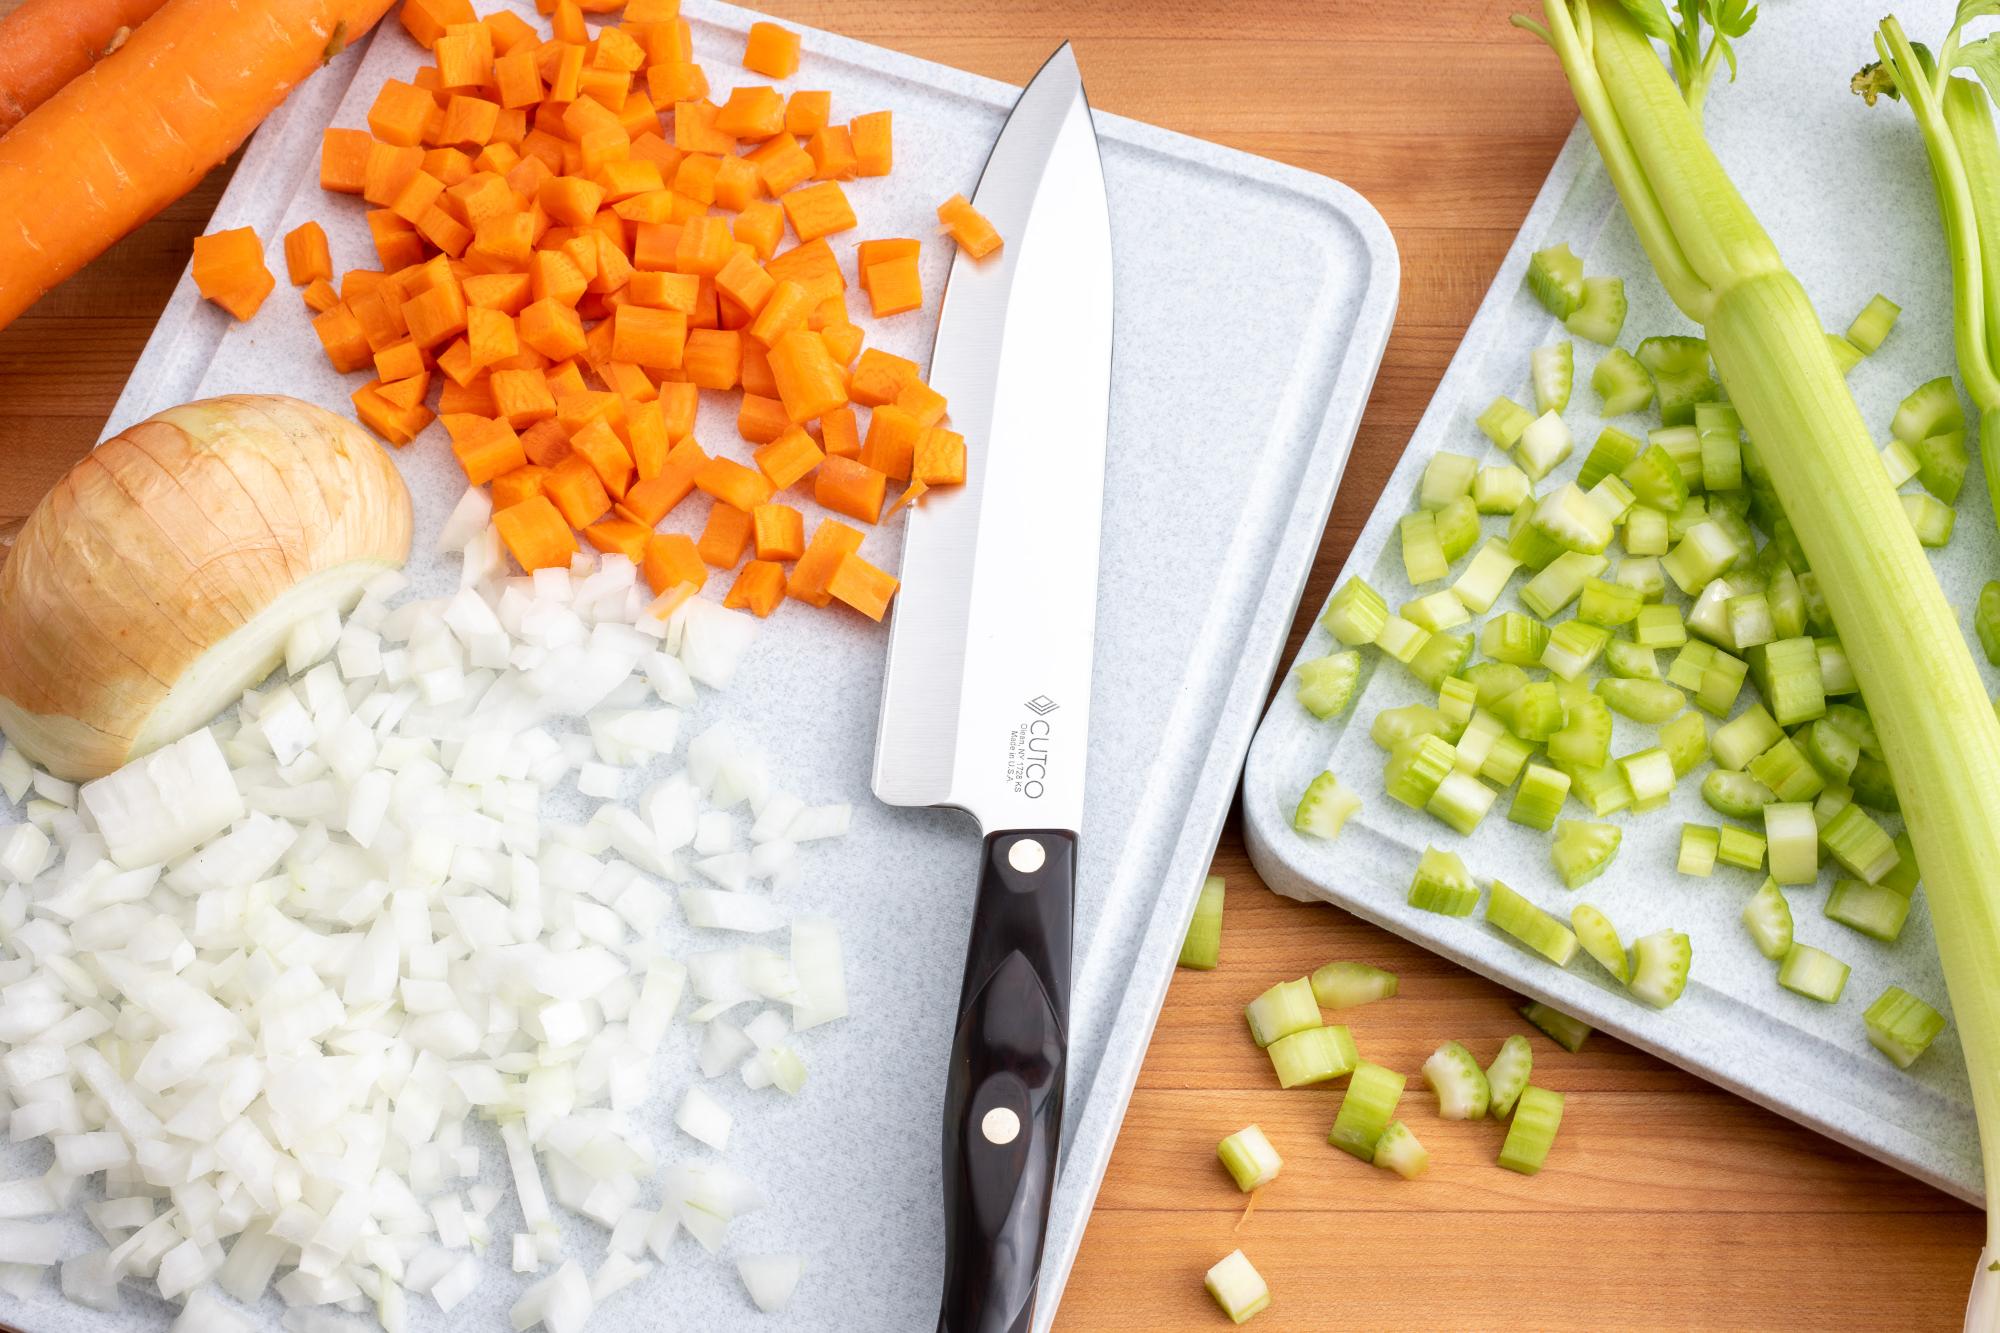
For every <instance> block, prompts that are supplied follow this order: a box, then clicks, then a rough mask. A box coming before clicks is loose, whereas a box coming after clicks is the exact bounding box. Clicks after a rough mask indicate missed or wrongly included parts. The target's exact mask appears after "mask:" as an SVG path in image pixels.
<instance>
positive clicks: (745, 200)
mask: <svg viewBox="0 0 2000 1333" xmlns="http://www.w3.org/2000/svg"><path fill="white" fill-rule="evenodd" d="M762 188H763V181H762V180H761V179H760V178H759V177H758V175H757V167H756V164H754V163H753V162H751V161H750V159H748V158H746V157H725V158H722V159H721V160H720V161H719V162H718V163H717V164H716V168H715V206H716V207H717V208H726V209H728V210H729V211H730V212H732V213H740V212H742V211H743V210H744V209H746V208H748V207H749V206H750V205H751V204H753V203H755V202H756V201H757V194H758V191H759V190H761V189H762ZM761 257H762V256H759V258H761Z"/></svg>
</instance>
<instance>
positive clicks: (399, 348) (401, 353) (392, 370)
mask: <svg viewBox="0 0 2000 1333" xmlns="http://www.w3.org/2000/svg"><path fill="white" fill-rule="evenodd" d="M424 370H425V366H424V354H423V351H422V349H420V348H419V347H418V346H417V345H416V344H415V343H413V342H411V341H410V340H409V339H408V338H405V339H403V341H401V342H397V343H390V344H389V345H388V346H387V347H384V348H383V349H382V350H381V351H379V352H377V353H375V378H376V379H379V380H382V381H384V382H387V381H389V380H406V379H408V378H409V377H410V376H412V375H421V374H423V373H424Z"/></svg>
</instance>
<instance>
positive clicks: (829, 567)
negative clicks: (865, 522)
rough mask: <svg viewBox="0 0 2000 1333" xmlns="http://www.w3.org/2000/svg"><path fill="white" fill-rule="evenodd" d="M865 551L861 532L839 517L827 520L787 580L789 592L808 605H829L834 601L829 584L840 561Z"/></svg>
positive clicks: (822, 520) (822, 523) (820, 522)
mask: <svg viewBox="0 0 2000 1333" xmlns="http://www.w3.org/2000/svg"><path fill="white" fill-rule="evenodd" d="M860 549H861V532H860V530H859V529H857V528H850V527H848V526H847V525H846V524H845V523H842V522H841V521H840V520H839V519H837V518H823V519H821V520H820V521H819V526H818V527H816V528H814V529H813V535H812V541H811V542H810V543H808V544H807V546H806V553H805V554H804V555H802V556H800V557H799V561H798V563H797V564H795V565H793V566H792V572H791V574H790V576H789V577H787V578H786V580H785V593H786V595H787V596H789V597H792V598H794V599H796V600H798V601H801V602H804V603H806V604H807V605H808V606H825V605H826V604H827V603H828V602H831V601H832V600H833V594H832V593H830V592H828V591H827V589H826V585H827V582H828V580H830V579H831V578H832V577H833V571H834V570H835V569H837V568H839V566H840V562H841V561H842V560H844V559H846V558H847V557H848V556H849V555H852V554H853V553H854V552H855V551H858V550H860Z"/></svg>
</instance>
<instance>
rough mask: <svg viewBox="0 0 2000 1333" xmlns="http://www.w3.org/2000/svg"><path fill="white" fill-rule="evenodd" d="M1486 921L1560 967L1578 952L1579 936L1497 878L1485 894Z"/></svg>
mask: <svg viewBox="0 0 2000 1333" xmlns="http://www.w3.org/2000/svg"><path fill="white" fill-rule="evenodd" d="M1486 920H1487V923H1488V924H1489V925H1491V926H1493V927H1495V928H1496V929H1498V930H1501V931H1504V932H1505V933H1506V934H1508V935H1511V936H1513V937H1514V938H1515V939H1516V940H1519V941H1520V942H1521V943H1522V944H1524V945H1526V946H1527V947H1528V948H1530V949H1533V950H1534V951H1535V952H1536V953H1538V954H1540V955H1541V956H1542V957H1544V958H1546V959H1548V960H1549V961H1550V962H1552V963H1554V964H1555V965H1556V966H1557V967H1567V966H1569V960H1570V959H1571V958H1572V957H1574V956H1575V954H1576V935H1575V934H1574V933H1572V932H1571V930H1570V928H1569V927H1568V926H1565V925H1564V924H1563V923H1562V922H1560V921H1558V920H1556V918H1554V917H1552V916H1550V915H1549V914H1548V913H1547V912H1544V911H1543V910H1542V909H1541V908H1539V907H1537V906H1535V905H1534V904H1533V903H1531V902H1529V901H1528V900H1527V899H1526V898H1523V897H1522V896H1521V895H1520V894H1518V893H1516V892H1514V890H1512V889H1510V888H1508V887H1507V886H1506V885H1505V884H1503V883H1501V882H1500V881H1499V880H1497V879H1496V880H1494V881H1493V885H1492V888H1491V889H1490V890H1489V891H1488V892H1487V895H1486Z"/></svg>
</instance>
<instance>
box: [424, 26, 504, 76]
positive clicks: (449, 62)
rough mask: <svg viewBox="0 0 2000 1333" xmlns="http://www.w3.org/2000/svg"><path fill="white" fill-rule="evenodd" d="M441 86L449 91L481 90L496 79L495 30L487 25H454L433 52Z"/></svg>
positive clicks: (439, 40) (446, 31)
mask: <svg viewBox="0 0 2000 1333" xmlns="http://www.w3.org/2000/svg"><path fill="white" fill-rule="evenodd" d="M431 54H432V55H434V56H435V57H437V70H438V82H439V83H441V84H442V85H444V86H445V87H446V88H477V87H480V86H482V85H483V84H485V83H486V82H487V81H488V80H490V79H491V78H492V77H493V30H492V29H490V28H488V27H487V26H486V25H485V24H483V23H454V24H452V25H451V26H450V27H448V28H446V29H445V32H444V36H442V37H440V38H438V40H437V44H436V45H435V46H433V47H432V48H431Z"/></svg>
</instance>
